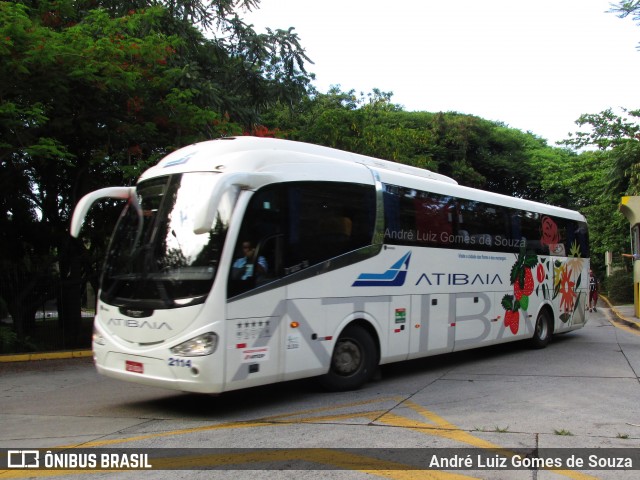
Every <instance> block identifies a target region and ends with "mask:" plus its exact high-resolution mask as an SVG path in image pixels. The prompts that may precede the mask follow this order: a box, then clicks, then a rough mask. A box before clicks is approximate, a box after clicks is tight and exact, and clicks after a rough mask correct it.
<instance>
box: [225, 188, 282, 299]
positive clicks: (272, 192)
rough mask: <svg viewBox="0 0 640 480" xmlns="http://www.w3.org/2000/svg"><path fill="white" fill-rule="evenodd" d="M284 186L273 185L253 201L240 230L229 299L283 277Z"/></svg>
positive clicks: (231, 272)
mask: <svg viewBox="0 0 640 480" xmlns="http://www.w3.org/2000/svg"><path fill="white" fill-rule="evenodd" d="M281 199H282V186H281V185H280V184H277V185H270V186H267V187H264V188H262V189H260V190H259V191H258V192H256V193H255V194H254V196H253V198H251V201H250V202H249V205H248V206H247V210H246V212H245V215H244V218H243V220H242V226H241V227H240V235H239V236H238V240H237V242H236V246H235V248H234V255H233V264H232V268H231V270H230V272H229V279H228V282H227V296H228V297H233V296H236V295H239V294H241V293H244V292H246V291H249V290H252V289H253V288H256V287H258V286H260V285H264V284H265V283H268V282H270V281H272V280H274V279H277V278H279V277H281V276H282V275H283V267H282V255H283V253H282V248H283V240H282V239H283V233H282V223H283V218H284V216H285V215H284V212H283V209H282V201H281ZM248 252H249V253H248Z"/></svg>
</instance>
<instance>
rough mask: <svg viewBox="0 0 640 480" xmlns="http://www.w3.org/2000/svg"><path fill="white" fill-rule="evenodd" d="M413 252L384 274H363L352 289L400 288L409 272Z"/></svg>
mask: <svg viewBox="0 0 640 480" xmlns="http://www.w3.org/2000/svg"><path fill="white" fill-rule="evenodd" d="M410 259H411V252H408V253H406V254H405V255H404V256H403V257H402V258H401V259H400V260H398V261H397V262H396V263H394V264H393V265H391V268H389V269H388V270H387V271H386V272H384V273H361V274H360V275H359V276H358V278H357V280H356V281H355V282H353V285H351V286H352V287H400V286H402V285H404V281H405V279H406V278H407V271H408V270H409V260H410Z"/></svg>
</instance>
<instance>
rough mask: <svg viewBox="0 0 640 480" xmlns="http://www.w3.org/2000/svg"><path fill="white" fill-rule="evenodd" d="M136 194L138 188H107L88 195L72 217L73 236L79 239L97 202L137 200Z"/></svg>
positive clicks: (81, 200) (75, 209) (78, 205)
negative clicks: (112, 199)
mask: <svg viewBox="0 0 640 480" xmlns="http://www.w3.org/2000/svg"><path fill="white" fill-rule="evenodd" d="M135 192H136V187H107V188H101V189H100V190H96V191H95V192H91V193H88V194H86V195H85V196H84V197H82V198H81V199H80V201H79V202H78V204H77V205H76V207H75V208H74V210H73V216H72V217H71V236H72V237H74V238H78V236H79V235H80V229H81V228H82V224H83V223H84V219H85V217H86V216H87V212H88V211H89V209H90V208H91V206H92V205H93V204H94V203H95V202H96V201H97V200H101V199H104V198H115V199H121V200H128V199H130V198H134V199H135V198H136V196H135ZM136 204H137V199H136Z"/></svg>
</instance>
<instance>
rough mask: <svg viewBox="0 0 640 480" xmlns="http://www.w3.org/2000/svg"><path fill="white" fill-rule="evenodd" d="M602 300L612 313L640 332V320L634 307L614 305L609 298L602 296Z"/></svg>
mask: <svg viewBox="0 0 640 480" xmlns="http://www.w3.org/2000/svg"><path fill="white" fill-rule="evenodd" d="M600 300H602V302H603V303H605V304H606V306H607V307H609V308H610V309H611V312H612V313H613V314H614V315H615V316H616V317H618V319H619V320H620V321H621V322H623V323H624V324H626V325H627V326H628V327H631V328H636V329H638V330H640V319H639V318H638V317H636V313H635V307H634V305H612V304H611V302H609V299H608V298H607V297H603V296H602V295H600Z"/></svg>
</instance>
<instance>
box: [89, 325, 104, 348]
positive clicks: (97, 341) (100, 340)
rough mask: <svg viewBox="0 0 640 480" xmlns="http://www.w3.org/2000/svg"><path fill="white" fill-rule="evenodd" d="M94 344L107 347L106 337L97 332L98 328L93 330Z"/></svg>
mask: <svg viewBox="0 0 640 480" xmlns="http://www.w3.org/2000/svg"><path fill="white" fill-rule="evenodd" d="M92 339H93V343H95V344H98V345H105V344H106V343H107V341H106V340H105V338H104V336H103V335H102V334H101V333H100V332H99V331H98V330H96V328H95V327H94V328H93V337H92Z"/></svg>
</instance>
